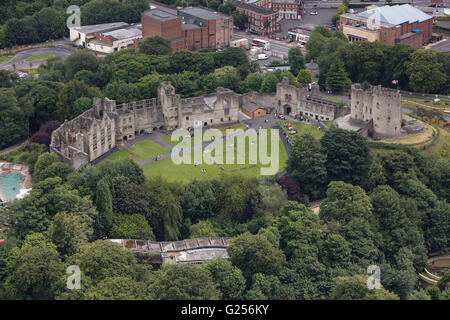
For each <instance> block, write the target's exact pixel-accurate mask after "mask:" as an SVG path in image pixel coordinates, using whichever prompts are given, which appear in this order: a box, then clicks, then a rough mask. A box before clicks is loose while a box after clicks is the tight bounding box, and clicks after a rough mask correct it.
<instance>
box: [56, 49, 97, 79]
mask: <svg viewBox="0 0 450 320" xmlns="http://www.w3.org/2000/svg"><path fill="white" fill-rule="evenodd" d="M98 65H99V60H98V59H97V57H96V56H94V55H93V54H92V53H91V52H90V51H86V50H82V51H77V52H75V53H74V54H71V55H70V56H69V57H68V58H67V59H66V61H65V62H64V66H65V68H66V79H68V80H72V78H73V77H74V75H75V74H76V73H77V72H78V71H81V70H88V71H92V72H94V73H95V72H96V71H97V70H98Z"/></svg>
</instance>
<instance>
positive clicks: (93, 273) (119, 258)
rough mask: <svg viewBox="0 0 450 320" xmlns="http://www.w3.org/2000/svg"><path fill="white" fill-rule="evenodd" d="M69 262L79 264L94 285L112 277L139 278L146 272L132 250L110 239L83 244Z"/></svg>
mask: <svg viewBox="0 0 450 320" xmlns="http://www.w3.org/2000/svg"><path fill="white" fill-rule="evenodd" d="M69 263H70V264H74V265H77V266H79V267H80V269H81V270H83V274H84V275H85V276H87V277H89V278H90V279H91V280H92V282H93V284H94V285H95V284H97V283H99V282H101V281H103V280H105V279H108V278H111V277H130V278H132V279H134V280H139V279H140V277H141V276H142V275H143V272H145V270H144V269H142V267H141V266H140V265H138V262H137V259H136V257H135V256H134V254H133V253H132V252H131V251H129V250H124V249H122V247H121V246H120V245H118V244H117V243H114V242H111V241H109V240H97V241H95V242H92V243H87V244H85V245H83V246H82V247H81V249H80V252H78V253H76V254H75V255H73V256H71V257H70V258H69Z"/></svg>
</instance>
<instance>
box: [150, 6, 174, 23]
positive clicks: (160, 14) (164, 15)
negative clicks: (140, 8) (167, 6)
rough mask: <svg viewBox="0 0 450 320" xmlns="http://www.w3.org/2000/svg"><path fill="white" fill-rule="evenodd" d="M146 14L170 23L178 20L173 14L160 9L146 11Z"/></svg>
mask: <svg viewBox="0 0 450 320" xmlns="http://www.w3.org/2000/svg"><path fill="white" fill-rule="evenodd" d="M144 14H145V15H146V16H148V17H152V18H155V19H158V20H161V21H168V20H173V19H176V18H177V16H176V15H174V14H171V13H169V12H166V11H162V10H160V9H151V10H147V11H144Z"/></svg>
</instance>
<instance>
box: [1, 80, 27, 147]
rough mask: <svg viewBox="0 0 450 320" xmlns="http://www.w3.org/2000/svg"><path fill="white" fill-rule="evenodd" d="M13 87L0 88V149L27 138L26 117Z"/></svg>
mask: <svg viewBox="0 0 450 320" xmlns="http://www.w3.org/2000/svg"><path fill="white" fill-rule="evenodd" d="M24 111H25V110H22V109H21V108H20V107H19V105H18V101H17V99H16V97H15V95H14V90H13V89H9V88H8V89H6V88H0V137H2V138H1V139H0V149H3V148H5V147H8V146H9V145H11V144H13V143H16V142H18V141H20V140H21V139H24V138H27V135H28V118H27V113H26V112H24Z"/></svg>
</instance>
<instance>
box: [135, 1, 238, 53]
mask: <svg viewBox="0 0 450 320" xmlns="http://www.w3.org/2000/svg"><path fill="white" fill-rule="evenodd" d="M153 3H154V2H153ZM142 34H143V36H144V37H146V36H150V35H158V36H161V37H164V38H166V39H169V40H170V41H171V44H172V51H173V52H175V51H178V50H181V49H189V50H195V49H201V48H209V49H213V50H215V49H223V48H226V47H228V46H229V45H230V41H231V40H233V18H232V17H231V16H227V15H225V14H222V13H218V12H215V11H212V10H209V9H205V8H199V7H188V8H184V9H181V10H178V11H177V13H176V14H174V11H173V10H166V9H165V8H164V6H156V7H154V8H153V9H151V10H148V11H146V12H144V13H143V14H142Z"/></svg>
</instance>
